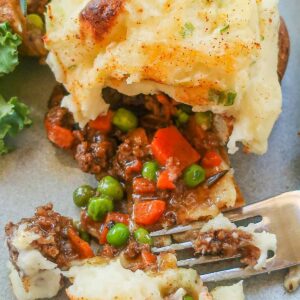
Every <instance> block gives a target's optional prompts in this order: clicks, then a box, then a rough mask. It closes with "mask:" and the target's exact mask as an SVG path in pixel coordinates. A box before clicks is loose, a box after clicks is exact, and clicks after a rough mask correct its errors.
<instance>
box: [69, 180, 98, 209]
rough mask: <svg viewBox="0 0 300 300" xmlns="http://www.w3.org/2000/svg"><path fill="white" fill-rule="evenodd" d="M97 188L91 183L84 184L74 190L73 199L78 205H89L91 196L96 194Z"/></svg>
mask: <svg viewBox="0 0 300 300" xmlns="http://www.w3.org/2000/svg"><path fill="white" fill-rule="evenodd" d="M95 192H96V191H95V189H94V188H92V187H91V186H90V185H82V186H80V187H78V188H77V189H76V190H75V191H74V192H73V201H74V203H75V205H76V206H78V207H83V206H87V204H88V202H89V200H90V198H91V197H94V196H95Z"/></svg>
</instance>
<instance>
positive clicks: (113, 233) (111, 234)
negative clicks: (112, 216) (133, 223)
mask: <svg viewBox="0 0 300 300" xmlns="http://www.w3.org/2000/svg"><path fill="white" fill-rule="evenodd" d="M129 234H130V232H129V229H128V227H127V226H126V225H124V224H123V223H117V224H115V225H114V226H113V227H112V228H111V229H109V231H108V233H107V236H106V239H107V242H108V243H109V244H110V245H112V246H114V247H121V246H123V245H125V244H126V243H127V241H128V239H129Z"/></svg>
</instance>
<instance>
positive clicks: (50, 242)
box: [5, 204, 79, 267]
mask: <svg viewBox="0 0 300 300" xmlns="http://www.w3.org/2000/svg"><path fill="white" fill-rule="evenodd" d="M21 224H26V230H28V231H30V232H33V233H35V234H37V235H39V236H40V238H38V239H37V240H35V241H33V242H32V243H31V246H32V247H33V248H34V249H37V250H38V251H40V252H41V254H42V255H43V256H44V257H46V258H47V259H49V260H50V261H52V262H54V263H56V264H57V265H58V266H59V267H66V266H68V264H69V262H70V261H72V260H74V259H77V258H79V255H78V253H77V252H76V250H75V249H73V246H72V244H71V242H70V241H69V238H68V229H69V228H71V227H72V226H73V225H72V220H71V219H69V218H67V217H64V216H61V215H60V214H59V213H57V212H54V211H53V205H52V204H47V205H44V206H40V207H38V208H37V209H36V212H35V215H34V216H33V217H31V218H24V219H22V220H21V221H20V222H19V223H17V224H13V223H9V224H7V225H6V227H5V232H6V236H7V243H8V247H9V250H10V258H11V260H12V262H13V263H14V262H15V261H16V259H17V255H18V254H17V252H16V249H15V248H14V246H13V245H12V239H13V235H14V232H15V230H17V228H18V227H19V226H20V225H21Z"/></svg>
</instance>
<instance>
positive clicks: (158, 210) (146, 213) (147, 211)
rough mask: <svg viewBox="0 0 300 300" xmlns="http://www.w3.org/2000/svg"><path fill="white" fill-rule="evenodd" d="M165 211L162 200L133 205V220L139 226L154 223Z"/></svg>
mask: <svg viewBox="0 0 300 300" xmlns="http://www.w3.org/2000/svg"><path fill="white" fill-rule="evenodd" d="M165 210H166V203H165V201H162V200H151V201H144V202H139V203H137V204H135V206H134V220H135V222H136V223H137V224H139V225H152V224H154V223H156V222H157V221H158V220H159V219H160V217H161V216H162V215H163V213H164V211H165Z"/></svg>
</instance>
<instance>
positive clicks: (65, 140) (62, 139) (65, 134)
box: [45, 120, 74, 149]
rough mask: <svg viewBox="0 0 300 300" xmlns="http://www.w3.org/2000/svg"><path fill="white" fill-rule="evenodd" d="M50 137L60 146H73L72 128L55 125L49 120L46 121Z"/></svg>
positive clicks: (65, 147)
mask: <svg viewBox="0 0 300 300" xmlns="http://www.w3.org/2000/svg"><path fill="white" fill-rule="evenodd" d="M45 128H46V130H47V136H48V139H49V140H50V141H51V142H52V143H54V144H55V145H56V146H57V147H59V148H64V149H67V148H71V147H72V144H73V142H74V136H73V133H72V131H71V130H69V129H67V128H64V127H61V126H59V125H53V124H51V123H49V122H48V121H47V120H46V121H45Z"/></svg>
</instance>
